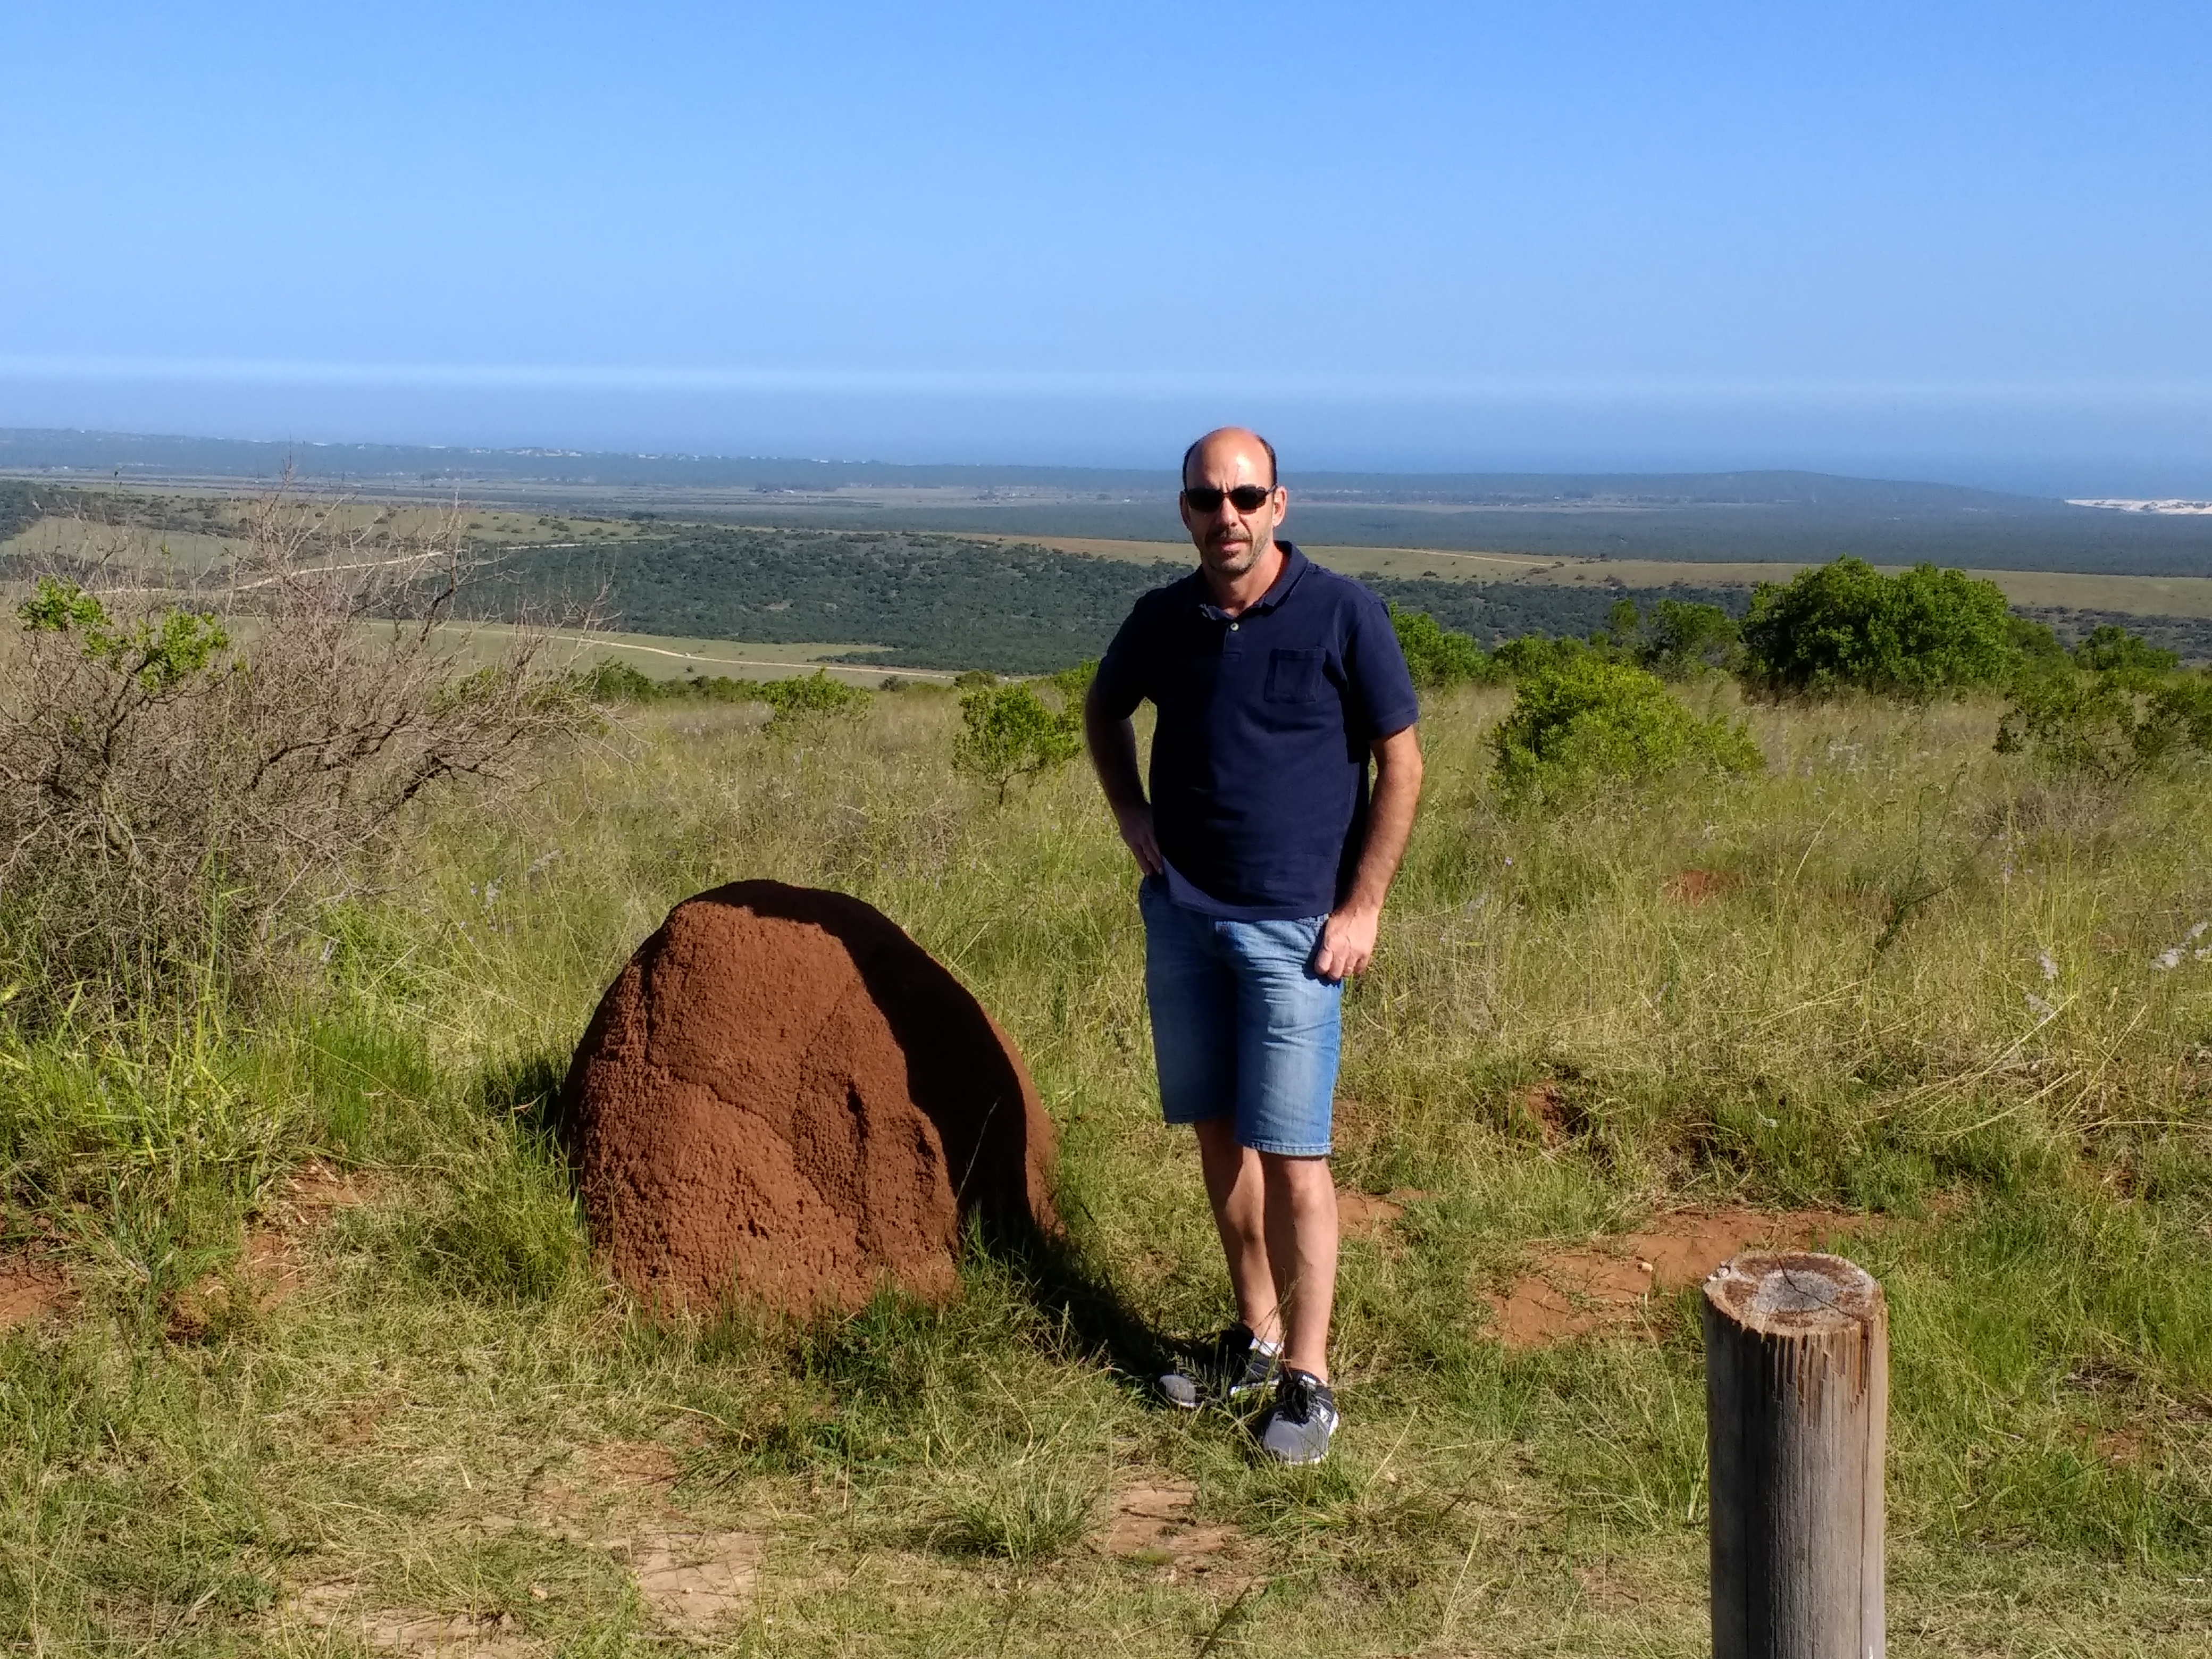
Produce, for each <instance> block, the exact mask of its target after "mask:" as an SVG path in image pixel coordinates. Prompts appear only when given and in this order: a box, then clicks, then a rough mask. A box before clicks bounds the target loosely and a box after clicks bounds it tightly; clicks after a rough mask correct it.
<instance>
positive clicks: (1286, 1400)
mask: <svg viewBox="0 0 2212 1659" xmlns="http://www.w3.org/2000/svg"><path fill="white" fill-rule="evenodd" d="M1338 1421H1339V1419H1338V1417H1337V1414H1336V1396H1335V1395H1333V1394H1331V1393H1330V1392H1329V1391H1328V1383H1324V1382H1322V1380H1321V1378H1319V1377H1317V1376H1315V1375H1314V1374H1313V1373H1312V1372H1311V1371H1301V1370H1292V1369H1291V1367H1290V1366H1287V1365H1285V1367H1284V1368H1283V1376H1282V1380H1281V1381H1280V1382H1279V1383H1276V1384H1275V1403H1274V1406H1273V1408H1272V1409H1270V1410H1269V1412H1268V1413H1267V1422H1266V1423H1265V1424H1264V1425H1261V1430H1260V1449H1261V1451H1262V1452H1263V1453H1265V1454H1266V1455H1267V1456H1268V1457H1270V1458H1272V1459H1273V1460H1274V1461H1275V1462H1278V1463H1282V1464H1285V1465H1288V1466H1290V1467H1292V1468H1296V1467H1299V1466H1302V1465H1304V1464H1307V1463H1318V1462H1321V1461H1322V1458H1324V1457H1326V1456H1328V1443H1329V1439H1330V1437H1332V1436H1333V1435H1334V1434H1335V1432H1336V1425H1337V1423H1338Z"/></svg>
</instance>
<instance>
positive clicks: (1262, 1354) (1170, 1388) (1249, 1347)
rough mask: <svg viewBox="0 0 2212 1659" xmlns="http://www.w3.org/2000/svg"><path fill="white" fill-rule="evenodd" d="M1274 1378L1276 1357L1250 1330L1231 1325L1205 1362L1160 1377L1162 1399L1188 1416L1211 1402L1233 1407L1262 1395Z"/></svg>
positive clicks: (1213, 1346)
mask: <svg viewBox="0 0 2212 1659" xmlns="http://www.w3.org/2000/svg"><path fill="white" fill-rule="evenodd" d="M1274 1375H1275V1356H1274V1354H1273V1353H1271V1352H1268V1351H1267V1349H1265V1348H1263V1347H1261V1346H1260V1345H1259V1342H1258V1340H1257V1339H1255V1337H1254V1336H1253V1334H1252V1333H1251V1331H1250V1329H1249V1328H1247V1327H1245V1326H1243V1325H1231V1327H1230V1328H1228V1329H1227V1330H1225V1331H1224V1332H1222V1333H1221V1334H1220V1335H1218V1336H1217V1337H1215V1338H1214V1339H1213V1342H1212V1347H1211V1348H1210V1349H1209V1350H1208V1351H1207V1352H1206V1354H1205V1356H1204V1357H1203V1358H1200V1359H1199V1360H1198V1361H1196V1362H1195V1363H1194V1364H1184V1365H1179V1366H1177V1367H1176V1369H1175V1370H1171V1371H1169V1372H1166V1373H1164V1375H1163V1376H1161V1377H1160V1379H1159V1389H1160V1398H1161V1399H1163V1400H1164V1401H1167V1402H1168V1404H1169V1405H1170V1406H1174V1407H1177V1408H1178V1409H1180V1410H1182V1411H1187V1412H1194V1411H1196V1410H1197V1409H1198V1408H1199V1407H1200V1406H1202V1405H1204V1404H1205V1403H1206V1401H1208V1400H1209V1399H1212V1400H1218V1401H1225V1402H1226V1403H1228V1404H1230V1405H1232V1406H1233V1405H1237V1404H1238V1403H1240V1402H1241V1401H1244V1400H1246V1399H1249V1397H1250V1396H1252V1395H1255V1394H1257V1393H1259V1392H1260V1390H1261V1389H1264V1388H1266V1387H1267V1384H1268V1383H1269V1382H1270V1381H1271V1380H1272V1379H1273V1376H1274Z"/></svg>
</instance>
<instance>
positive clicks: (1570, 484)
mask: <svg viewBox="0 0 2212 1659" xmlns="http://www.w3.org/2000/svg"><path fill="white" fill-rule="evenodd" d="M288 462H289V463H290V464H291V465H294V466H295V469H296V471H298V473H299V474H300V475H301V477H304V478H307V479H309V480H311V481H314V482H318V483H325V482H339V481H343V482H344V483H349V484H350V485H353V486H355V487H358V488H362V489H368V490H370V491H372V492H375V493H391V494H399V495H450V494H459V495H465V496H468V497H470V498H471V499H472V500H477V501H483V502H486V503H488V504H496V503H501V502H507V503H513V504H529V505H532V506H546V505H557V506H559V507H561V508H562V510H564V511H567V512H572V513H611V514H617V515H622V514H636V513H653V514H657V515H659V516H665V517H667V518H671V519H676V520H706V521H719V522H722V523H728V524H743V525H752V526H783V527H787V528H812V529H823V530H872V531H885V532H890V531H930V532H944V533H951V534H957V535H984V534H995V535H1011V536H1019V537H1083V538H1099V539H1109V540H1138V541H1168V542H1173V541H1180V540H1182V526H1180V524H1179V523H1178V522H1177V520H1176V511H1175V490H1176V479H1175V476H1174V472H1173V470H1172V467H1171V466H1170V467H1163V468H1159V469H1152V470H1134V469H1110V468H1084V467H1023V466H908V465H892V464H890V463H884V462H876V461H838V460H795V459H776V458H747V457H727V456H697V455H625V454H615V453H585V452H570V451H550V450H520V449H518V450H499V449H466V448H453V449H440V448H430V447H404V446H394V445H374V444H275V443H248V442H244V441H234V440H228V439H198V438H169V437H147V436H138V435H125V434H117V433H100V432H63V431H33V430H13V431H6V430H0V473H13V474H15V475H16V476H17V477H22V476H25V475H34V476H37V477H41V478H44V479H46V480H49V481H52V482H56V483H71V484H75V485H77V486H79V487H91V486H94V485H97V484H100V483H110V482H112V481H116V480H121V481H123V482H125V483H137V484H149V483H167V484H173V485H174V484H192V483H197V484H199V485H200V486H201V487H204V488H214V489H235V488H248V487H252V486H253V485H255V484H259V483H267V482H268V481H270V480H271V479H273V478H275V477H276V476H277V475H278V474H279V473H280V472H281V471H283V468H284V466H285V465H287V463H288ZM1284 482H1285V483H1287V484H1289V485H1290V486H1291V491H1292V496H1291V524H1290V532H1291V534H1293V535H1295V536H1296V537H1297V538H1298V539H1299V540H1300V541H1303V542H1307V543H1311V544H1316V545H1323V546H1327V545H1339V546H1364V547H1420V548H1437V549H1439V550H1446V549H1449V550H1468V551H1492V552H1507V553H1522V554H1529V555H1534V556H1541V557H1594V558H1615V559H1630V558H1633V559H1661V560H1668V561H1697V562H1792V563H1803V562H1819V561H1822V560H1826V559H1830V558H1833V557H1835V556H1837V555H1838V554H1843V553H1850V554H1856V555H1857V556H1860V557H1863V558H1865V559H1868V560H1869V561H1871V562H1875V563H1877V564H1911V563H1916V562H1919V561H1921V560H1923V559H1924V560H1929V561H1931V562H1936V563H1939V564H1948V565H1960V566H1965V567H1968V568H1984V569H2010V570H2079V571H2089V572H2099V573H2106V574H2135V575H2161V576H2170V575H2212V515H2200V516H2197V517H2180V516H2160V515H2157V514H2151V513H2118V512H2112V511H2107V510H2104V509H2100V508H2096V507H2075V506H2073V505H2070V504H2069V503H2067V502H2065V501H2055V500H2049V499H2045V498H2043V497H2039V496H2032V495H2006V494H2002V493H2001V492H1997V491H1994V490H1985V489H1967V488H1965V487H1962V486H1960V485H1955V484H1943V483H1919V482H1914V481H1911V480H1896V479H1875V478H1847V477H1833V476H1831V475H1828V474H1824V473H1816V472H1792V471H1744V472H1713V473H1658V474H1633V473H1558V474H1546V473H1431V474H1421V473H1376V472H1300V471H1297V469H1296V468H1295V467H1293V468H1291V469H1289V470H1288V471H1285V477H1284Z"/></svg>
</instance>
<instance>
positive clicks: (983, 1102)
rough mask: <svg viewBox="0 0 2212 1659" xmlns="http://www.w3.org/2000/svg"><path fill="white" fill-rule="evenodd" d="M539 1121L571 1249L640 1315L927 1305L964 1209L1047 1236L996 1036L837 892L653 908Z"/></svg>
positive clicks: (1044, 1139)
mask: <svg viewBox="0 0 2212 1659" xmlns="http://www.w3.org/2000/svg"><path fill="white" fill-rule="evenodd" d="M562 1108H563V1117H564V1121H565V1123H566V1126H567V1127H568V1133H569V1135H570V1139H571V1145H572V1146H573V1148H574V1153H575V1156H576V1159H577V1164H578V1165H579V1169H580V1174H581V1177H582V1184H583V1192H584V1207H585V1211H586V1214H587V1216H588V1217H589V1218H590V1220H591V1224H592V1232H593V1235H594V1236H595V1237H596V1238H597V1240H598V1241H599V1245H600V1248H601V1249H603V1250H604V1252H605V1256H606V1260H607V1261H608V1263H609V1265H610V1266H611V1267H612V1269H613V1271H614V1273H616V1275H617V1277H618V1278H620V1279H623V1281H624V1282H625V1283H626V1284H628V1285H630V1286H631V1287H632V1288H633V1289H635V1290H636V1291H638V1292H639V1293H640V1294H641V1295H642V1296H643V1297H646V1298H647V1300H648V1301H650V1302H653V1303H655V1304H671V1305H675V1306H689V1307H696V1308H711V1307H713V1306H714V1305H715V1304H719V1303H720V1302H722V1301H724V1300H725V1299H726V1298H727V1297H731V1296H732V1295H735V1296H737V1297H742V1298H744V1299H745V1300H749V1301H752V1302H755V1303H758V1304H765V1305H768V1306H770V1307H775V1308H781V1309H786V1310H791V1311H794V1312H805V1311H808V1310H813V1309H815V1308H817V1307H827V1308H835V1309H842V1310H851V1309H854V1308H857V1307H859V1306H860V1305H861V1304H864V1303H865V1302H866V1300H867V1299H868V1297H870V1296H871V1295H872V1293H873V1292H874V1291H875V1290H876V1288H877V1286H878V1285H880V1284H883V1283H884V1282H886V1281H888V1282H889V1283H891V1284H894V1285H897V1286H898V1287H900V1288H901V1289H902V1290H906V1291H911V1292H914V1293H916V1294H919V1295H923V1296H942V1295H944V1294H945V1293H947V1292H949V1291H951V1288H952V1283H953V1258H954V1253H955V1249H956V1247H957V1241H958V1237H959V1231H960V1227H961V1224H962V1222H963V1219H964V1218H967V1217H968V1216H969V1215H970V1214H973V1215H975V1216H976V1217H977V1218H979V1219H980V1221H981V1224H982V1225H983V1227H984V1228H985V1230H986V1231H987V1233H991V1234H995V1235H997V1236H999V1237H1021V1236H1024V1235H1026V1234H1031V1233H1034V1232H1035V1231H1036V1230H1039V1229H1044V1230H1048V1231H1049V1230H1051V1229H1053V1228H1054V1227H1056V1225H1057V1222H1056V1220H1055V1218H1054V1214H1053V1210H1052V1200H1051V1196H1050V1188H1051V1171H1052V1163H1053V1135H1052V1125H1051V1122H1050V1120H1048V1118H1047V1117H1046V1116H1045V1115H1044V1111H1043V1109H1042V1107H1041V1106H1040V1104H1039V1103H1038V1101H1037V1095H1036V1087H1035V1086H1034V1085H1032V1084H1031V1083H1030V1077H1029V1073H1028V1070H1027V1068H1026V1067H1024V1066H1023V1064H1022V1060H1021V1055H1020V1054H1019V1053H1018V1051H1017V1050H1016V1048H1014V1045H1013V1042H1012V1040H1011V1039H1010V1038H1008V1037H1007V1036H1006V1034H1005V1033H1004V1032H1002V1031H1000V1030H999V1028H998V1026H997V1025H996V1024H994V1023H993V1021H992V1019H991V1017H990V1016H989V1015H988V1014H987V1013H985V1012H983V1010H982V1008H981V1006H978V1005H977V1003H976V1001H975V999H974V998H973V997H971V996H970V995H969V994H968V993H967V991H966V990H964V989H963V987H961V985H960V983H959V981H957V980H955V979H954V978H953V977H952V975H951V974H950V973H948V972H946V971H945V969H944V968H943V967H941V966H939V964H938V963H937V962H936V961H935V960H934V959H933V958H932V957H930V956H929V954H928V953H927V951H924V950H922V948H921V946H920V945H916V944H915V942H914V941H913V940H912V939H908V937H907V936H906V935H905V934H904V933H902V932H901V931H900V930H899V929H898V927H896V926H895V925H894V924H893V923H892V922H891V921H890V920H888V919H887V918H886V917H884V915H882V914H881V913H880V912H878V911H877V910H875V909H873V908H870V907H869V906H868V905H866V904H864V903H862V902H860V900H858V899H855V898H851V897H848V896H846V895H844V894H842V893H830V892H823V891H820V890H815V889H811V888H803V887H787V886H786V885H784V884H782V883H781V882H772V881H748V882H737V883H733V884H731V885H729V886H727V887H720V888H716V889H715V890H714V891H712V892H708V893H702V894H701V895H700V896H698V897H696V898H693V899H690V900H687V901H685V902H684V903H682V904H680V905H678V906H677V908H675V909H674V910H673V911H672V912H671V913H670V915H669V917H668V920H667V921H665V922H664V923H663V924H662V925H661V927H660V930H659V932H658V933H654V934H653V937H652V938H651V939H647V940H646V942H645V943H644V944H643V945H641V946H640V947H639V948H638V951H637V954H636V955H635V957H632V958H631V959H630V963H629V966H628V967H627V968H625V969H623V972H622V975H621V977H619V978H618V979H617V980H616V981H615V982H614V984H613V985H612V986H611V987H609V988H608V991H607V994H606V995H605V998H603V999H602V1000H601V1001H600V1003H599V1012H597V1013H596V1014H594V1015H593V1016H592V1023H591V1026H590V1029H589V1030H586V1032H585V1034H584V1040H583V1042H582V1043H581V1044H580V1046H579V1047H578V1048H577V1050H576V1057H575V1060H574V1062H573V1063H572V1064H571V1065H570V1066H569V1069H568V1083H567V1085H566V1086H565V1088H564V1090H563V1093H562Z"/></svg>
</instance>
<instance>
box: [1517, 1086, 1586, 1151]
mask: <svg viewBox="0 0 2212 1659" xmlns="http://www.w3.org/2000/svg"><path fill="white" fill-rule="evenodd" d="M1514 1109H1515V1111H1516V1114H1517V1115H1519V1116H1521V1117H1522V1118H1523V1119H1524V1120H1525V1121H1528V1123H1529V1124H1531V1125H1533V1126H1534V1128H1535V1131H1536V1133H1537V1134H1538V1135H1540V1136H1541V1137H1542V1139H1543V1142H1544V1144H1545V1145H1546V1146H1558V1145H1559V1143H1560V1142H1561V1141H1563V1140H1565V1139H1567V1138H1568V1137H1569V1136H1570V1135H1571V1134H1573V1133H1574V1132H1575V1114H1574V1109H1573V1108H1572V1107H1571V1106H1570V1105H1569V1104H1568V1103H1567V1097H1566V1091H1565V1090H1563V1089H1561V1088H1560V1087H1559V1085H1558V1084H1556V1083H1532V1084H1530V1085H1528V1087H1527V1088H1526V1089H1523V1090H1522V1091H1521V1092H1520V1094H1519V1095H1518V1096H1516V1097H1515V1100H1514Z"/></svg>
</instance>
